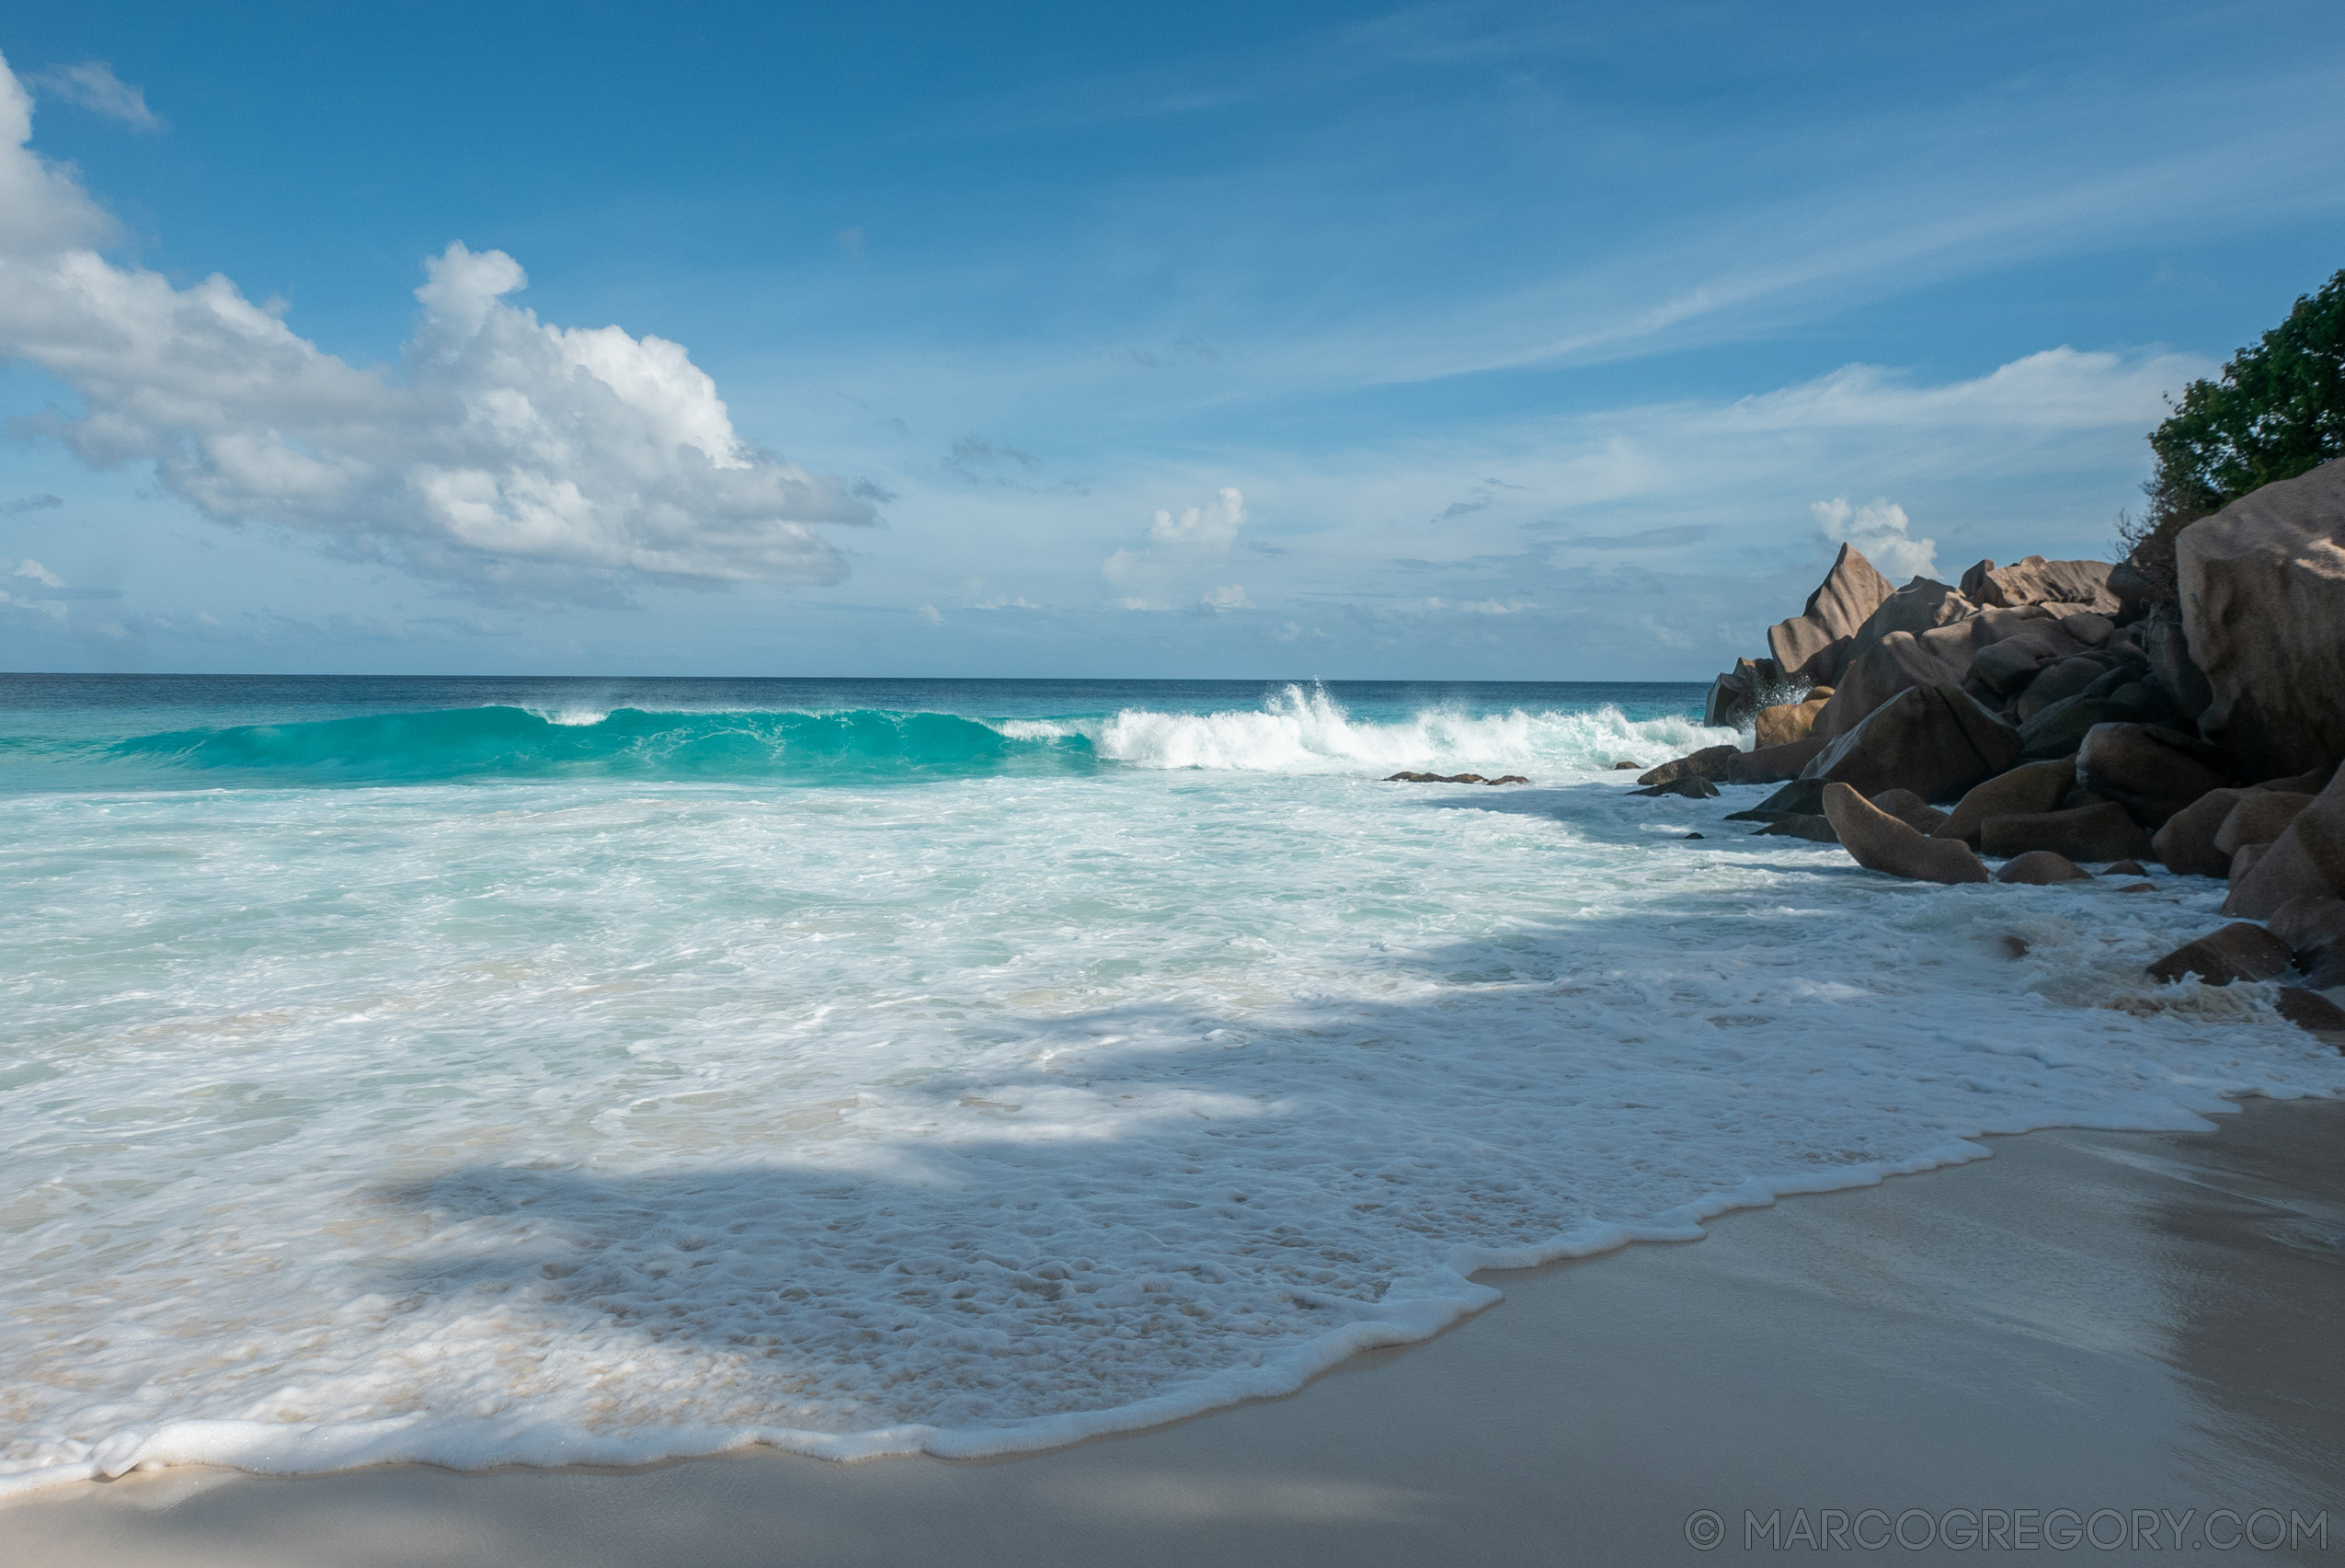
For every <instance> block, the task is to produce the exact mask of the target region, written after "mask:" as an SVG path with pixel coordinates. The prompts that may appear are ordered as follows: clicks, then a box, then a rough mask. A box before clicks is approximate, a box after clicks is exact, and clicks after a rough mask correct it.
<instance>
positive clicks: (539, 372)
mask: <svg viewBox="0 0 2345 1568" xmlns="http://www.w3.org/2000/svg"><path fill="white" fill-rule="evenodd" d="M31 112H32V105H31V100H30V99H29V97H27V95H26V93H25V90H24V88H23V86H22V85H21V84H20V83H19V82H18V81H17V78H16V77H15V76H13V75H12V74H9V73H8V72H7V69H6V63H5V62H0V358H15V359H22V360H25V361H29V362H30V363H32V364H33V365H35V366H38V367H39V368H40V369H41V370H43V371H46V372H49V373H50V374H51V375H52V376H55V377H56V378H57V379H58V380H60V381H62V382H63V383H66V384H67V385H68V386H70V387H71V388H72V389H73V390H74V392H75V393H76V394H77V395H79V396H80V398H81V400H82V403H83V406H84V412H83V413H82V414H81V415H80V416H79V417H77V418H65V417H59V416H51V418H49V420H48V421H47V422H46V426H45V429H47V431H48V433H51V434H54V435H56V436H58V437H59V438H61V439H62V440H63V441H64V442H65V444H66V445H67V446H68V447H69V448H71V449H72V451H73V452H74V453H75V454H76V455H77V456H79V457H80V458H82V460H83V461H85V462H86V463H89V464H93V465H96V466H100V467H110V466H115V465H118V464H126V463H152V464H154V469H155V472H156V474H157V475H159V476H160V477H161V479H162V480H163V482H164V484H165V485H166V486H168V487H169V488H170V489H171V490H172V492H173V493H175V494H176V495H177V496H179V497H180V498H183V499H185V500H187V501H188V502H189V503H190V504H192V505H194V506H195V507H197V508H198V509H200V510H201V511H203V512H204V513H205V514H206V515H208V516H211V517H212V518H214V519H217V520H220V521H247V520H250V521H266V522H272V523H278V524H281V525H283V526H285V527H288V528H292V529H297V530H302V531H305V532H311V533H314V534H315V535H317V536H319V537H321V538H322V539H324V540H325V541H326V542H327V543H328V544H329V545H330V546H331V547H333V548H335V549H337V551H339V552H342V553H345V554H349V555H359V556H362V557H367V558H373V559H382V560H387V561H390V562H393V563H395V564H397V565H399V566H402V567H406V568H408V569H410V570H413V571H416V572H418V573H420V574H422V575H425V576H429V577H435V578H447V579H452V580H454V581H456V582H459V583H461V584H463V585H465V586H467V587H469V588H471V589H475V590H476V591H529V592H540V593H553V594H561V595H566V596H572V597H579V598H597V597H600V598H609V597H612V596H613V595H614V594H618V593H623V592H624V590H625V589H626V588H627V587H628V586H629V585H631V584H632V583H634V582H637V581H642V580H666V581H670V582H683V583H701V584H714V583H723V582H732V581H751V580H757V581H770V582H795V583H828V582H836V581H838V580H840V579H841V578H844V577H845V576H846V573H847V566H846V562H845V560H844V559H843V558H842V557H841V555H840V554H839V552H838V551H837V550H835V549H834V548H832V546H831V545H830V544H829V542H828V541H826V540H824V539H822V538H820V537H819V536H818V535H817V534H816V533H815V532H813V531H812V529H811V528H810V527H809V525H810V524H816V523H868V522H870V521H874V516H873V512H872V509H871V506H870V504H869V502H868V501H867V500H865V499H864V498H863V497H862V495H860V494H858V493H856V492H853V491H851V490H849V489H848V488H846V487H845V486H841V484H840V483H839V482H838V481H836V480H832V479H828V478H823V477H818V476H817V475H811V474H809V473H807V472H806V470H804V469H802V468H800V467H798V466H796V465H795V464H789V463H785V462H784V461H782V460H780V459H779V458H777V457H775V456H773V455H772V453H770V452H764V451H762V450H761V449H760V448H758V447H757V446H755V445H753V444H752V443H750V442H749V441H745V440H743V439H742V438H741V437H740V436H739V434H738V433H737V432H736V431H735V430H734V429H733V424H732V419H731V417H730V415H729V413H728V412H727V410H726V406H725V403H724V401H723V400H722V399H721V398H719V397H718V396H717V395H716V386H715V383H714V382H713V381H711V380H710V379H709V377H708V375H707V374H706V373H705V372H703V371H702V370H700V369H699V367H697V366H696V365H694V364H693V363H692V360H691V358H690V357H689V356H688V355H687V353H686V352H685V350H684V349H683V348H682V346H681V345H680V344H675V343H670V342H668V341H666V340H664V339H662V338H653V337H644V338H633V337H630V336H629V335H628V334H627V333H626V332H624V331H623V330H622V329H621V328H619V327H616V326H605V327H598V328H564V327H559V326H549V325H545V324H543V323H541V322H540V321H539V320H538V319H537V316H536V315H535V313H533V312H532V311H529V310H526V309H523V308H520V307H519V306H515V305H512V304H509V303H506V299H505V296H507V295H508V294H510V293H512V292H515V291H516V290H518V289H520V288H521V287H522V286H523V285H524V283H525V282H526V281H527V280H526V279H525V277H524V276H523V274H522V271H521V269H520V265H519V264H518V263H516V262H515V261H514V260H513V259H512V258H510V257H509V256H507V255H505V254H504V253H503V252H502V251H494V250H492V251H485V252H480V253H477V254H476V253H475V252H473V251H471V250H468V249H466V248H465V247H464V246H463V245H462V244H452V245H451V246H449V247H448V248H447V250H446V251H445V252H444V253H443V254H441V255H440V256H439V257H437V258H432V259H430V260H429V261H428V262H427V263H426V264H425V265H426V269H427V271H428V273H429V280H428V281H427V282H426V283H425V285H424V286H423V287H422V288H420V289H418V290H417V291H416V297H417V299H418V301H420V302H421V303H422V306H423V310H422V315H421V319H420V321H419V322H418V326H417V330H416V335H415V338H414V339H413V340H412V341H411V342H410V343H409V344H408V345H407V348H406V354H405V359H404V363H403V367H402V370H403V372H404V373H403V374H402V375H401V376H399V377H398V378H396V379H394V378H391V377H386V376H384V375H383V374H381V373H378V372H374V371H361V370H358V369H355V368H353V367H352V366H350V365H349V364H346V363H344V362H343V361H341V360H339V359H337V358H335V357H334V356H332V355H330V354H326V353H322V352H320V351H319V350H318V349H317V348H316V347H315V345H314V344H312V343H310V342H308V341H306V340H305V339H303V338H299V337H296V336H295V335H294V334H293V333H292V331H290V330H289V329H288V328H287V327H286V326H285V324H284V323H283V322H282V321H281V320H280V319H279V315H278V314H277V313H276V311H274V310H272V309H270V308H267V307H264V306H259V305H255V304H253V303H251V302H250V301H248V300H246V298H245V297H244V295H243V294H242V293H241V292H238V290H237V289H236V287H235V284H234V283H232V282H230V281H229V280H227V279H225V278H223V277H221V276H219V275H218V274H214V275H213V276H212V277H210V278H207V279H205V280H202V281H201V282H199V283H196V284H194V285H192V286H190V287H189V288H185V289H178V288H174V287H173V286H172V284H171V283H170V281H169V280H167V279H166V278H164V277H163V276H161V275H160V274H158V273H154V272H150V271H147V270H145V269H141V268H136V267H122V266H116V265H114V264H112V263H110V262H109V261H107V260H106V259H105V258H103V257H102V256H100V255H99V254H98V251H97V248H96V247H97V246H100V245H102V244H103V243H105V241H106V240H107V239H108V238H109V236H110V234H111V230H112V225H111V223H110V221H109V219H108V218H107V217H106V215H105V214H104V213H103V212H100V211H99V210H98V208H97V206H96V205H95V203H93V202H92V201H91V200H90V199H89V198H88V196H87V195H86V193H85V192H84V191H83V190H82V189H80V188H79V186H78V185H77V184H75V183H74V180H73V178H72V177H71V176H70V173H69V172H67V171H63V170H60V169H58V168H55V167H52V166H50V165H48V164H47V163H46V162H45V161H43V160H42V159H41V158H40V156H39V155H37V154H35V153H33V152H32V151H31V150H30V149H29V147H28V146H27V145H26V144H25V143H27V142H28V141H29V137H30V134H31Z"/></svg>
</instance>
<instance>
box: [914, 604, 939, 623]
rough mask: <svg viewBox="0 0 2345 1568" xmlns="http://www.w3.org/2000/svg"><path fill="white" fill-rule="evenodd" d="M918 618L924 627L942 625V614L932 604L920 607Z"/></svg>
mask: <svg viewBox="0 0 2345 1568" xmlns="http://www.w3.org/2000/svg"><path fill="white" fill-rule="evenodd" d="M920 618H921V624H924V625H930V626H942V625H943V624H944V614H943V612H940V611H939V610H938V609H937V608H936V606H935V605H933V604H923V605H921V607H920Z"/></svg>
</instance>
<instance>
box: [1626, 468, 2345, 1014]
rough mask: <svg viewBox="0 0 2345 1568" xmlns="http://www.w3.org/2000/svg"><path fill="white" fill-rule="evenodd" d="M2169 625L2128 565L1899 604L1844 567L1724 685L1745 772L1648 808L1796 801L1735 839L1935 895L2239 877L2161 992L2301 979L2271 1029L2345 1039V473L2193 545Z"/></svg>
mask: <svg viewBox="0 0 2345 1568" xmlns="http://www.w3.org/2000/svg"><path fill="white" fill-rule="evenodd" d="M2176 559H2177V563H2178V568H2177V574H2176V575H2177V582H2178V587H2177V589H2176V594H2175V597H2174V598H2173V599H2172V600H2169V601H2156V599H2155V598H2154V597H2153V595H2152V593H2151V592H2150V591H2149V590H2148V584H2149V581H2150V578H2148V577H2147V575H2145V573H2143V572H2141V571H2139V570H2136V569H2134V568H2133V567H2132V566H2131V565H2130V564H2123V563H2121V564H2120V565H2118V566H2117V567H2114V568H2112V567H2110V565H2109V564H2106V563H2103V562H2099V561H2048V560H2045V559H2044V558H2043V557H2042V556H2040V555H2030V556H2029V557H2028V558H2027V559H2026V560H2023V561H2020V562H2019V563H2017V564H2015V565H2012V566H2007V567H1997V566H1996V564H1995V563H1994V562H1992V561H1981V562H1979V563H1978V564H1977V565H1976V566H1974V567H1971V568H1970V570H1968V571H1966V572H1964V573H1963V574H1962V578H1961V580H1960V581H1959V582H1958V583H1956V584H1953V585H1949V584H1946V583H1942V582H1937V581H1933V580H1931V579H1929V578H1915V579H1914V580H1913V581H1911V582H1909V583H1907V584H1905V586H1904V587H1903V588H1898V587H1895V586H1894V585H1893V584H1892V583H1890V581H1889V580H1888V579H1887V578H1883V577H1882V575H1881V573H1880V572H1878V571H1876V570H1875V569H1874V568H1873V566H1872V564H1871V563H1870V561H1868V560H1866V559H1865V557H1864V556H1863V555H1861V554H1859V552H1858V551H1857V550H1856V549H1854V548H1853V547H1851V546H1847V545H1844V546H1842V547H1841V550H1840V553H1839V555H1838V557H1837V558H1836V560H1835V561H1834V562H1833V564H1832V569H1831V571H1830V572H1829V573H1827V574H1826V575H1825V579H1824V581H1823V582H1822V583H1821V584H1819V585H1818V586H1817V588H1816V590H1815V592H1814V593H1813V594H1811V595H1810V596H1809V597H1808V601H1807V605H1806V607H1805V608H1804V609H1803V610H1802V612H1800V613H1799V614H1798V615H1795V616H1793V617H1791V618H1790V620H1787V621H1782V622H1779V623H1778V624H1776V625H1774V626H1773V627H1771V628H1769V629H1768V632H1767V656H1766V657H1765V658H1745V659H1741V660H1738V661H1737V662H1736V665H1735V667H1734V669H1733V670H1729V671H1727V672H1726V673H1724V674H1722V675H1721V676H1719V677H1718V679H1717V681H1714V682H1713V683H1712V685H1711V687H1710V699H1709V702H1708V704H1707V716H1708V719H1709V722H1710V723H1711V724H1713V725H1735V726H1741V725H1746V724H1747V725H1749V726H1750V727H1751V728H1752V731H1753V738H1754V741H1755V745H1754V746H1753V748H1752V749H1751V750H1744V749H1742V748H1741V747H1734V746H1721V747H1712V748H1710V749H1708V750H1701V751H1697V752H1695V753H1694V754H1692V755H1691V756H1688V757H1682V758H1679V759H1677V760H1676V761H1673V762H1667V763H1664V764H1663V765H1662V766H1660V767H1658V768H1654V769H1653V770H1651V771H1649V772H1647V773H1644V774H1643V775H1642V776H1641V778H1640V779H1639V781H1638V782H1639V783H1640V784H1643V785H1645V786H1646V787H1645V788H1644V789H1643V790H1642V791H1641V792H1640V793H1643V794H1661V793H1669V794H1673V795H1677V794H1682V795H1706V794H1709V793H1712V792H1713V789H1714V786H1715V785H1718V784H1782V786H1783V787H1781V788H1780V789H1778V790H1777V791H1776V792H1775V793H1774V794H1773V795H1769V796H1768V797H1767V799H1766V800H1764V801H1762V802H1760V803H1759V804H1758V805H1757V806H1755V807H1750V808H1748V809H1746V810H1743V811H1738V812H1736V813H1734V818H1730V819H1744V820H1756V821H1759V822H1763V823H1764V824H1766V825H1765V826H1764V827H1763V828H1761V829H1760V831H1761V832H1764V833H1771V834H1776V835H1779V836H1786V837H1797V838H1805V839H1814V840H1819V841H1825V842H1837V843H1839V844H1841V845H1842V846H1843V847H1845V848H1846V849H1847V851H1848V853H1849V854H1850V855H1851V856H1852V857H1854V858H1855V859H1856V861H1857V862H1858V863H1859V864H1862V865H1865V866H1867V867H1870V868H1871V869H1873V870H1876V871H1882V872H1886V873H1888V874H1890V875H1892V876H1905V877H1913V878H1918V879H1922V880H1927V881H1933V882H1984V881H1987V880H1988V879H1989V877H1990V873H1989V872H1988V870H1987V868H1986V866H1985V863H1984V862H1983V861H1982V860H1981V858H1980V856H1981V855H1982V854H1984V855H1985V856H1988V857H1992V858H1995V859H1999V860H2003V861H2005V862H2006V864H2004V866H2003V868H2002V870H2001V871H2000V872H1999V873H1996V874H1993V876H1994V880H1996V881H1999V882H2005V883H2021V884H2030V885H2037V886H2042V885H2046V884H2051V883H2056V882H2066V881H2076V880H2080V879H2087V878H2089V877H2090V876H2091V873H2090V872H2088V870H2086V869H2085V864H2101V865H2104V866H2107V867H2109V869H2110V870H2111V871H2118V870H2120V868H2122V874H2124V875H2132V876H2139V875H2141V869H2140V865H2139V863H2140V862H2142V861H2145V860H2149V859H2152V858H2155V859H2157V860H2161V861H2163V862H2165V864H2166V865H2167V867H2168V870H2170V871H2173V872H2177V873H2179V874H2182V875H2186V876H2219V877H2224V878H2225V879H2226V880H2227V881H2228V883H2229V889H2228V894H2227V897H2226V899H2225V904H2224V912H2225V915H2227V916H2230V917H2233V918H2234V921H2235V923H2233V924H2231V925H2228V926H2225V927H2224V928H2223V929H2222V930H2221V931H2218V932H2215V933H2211V934H2209V935H2207V936H2205V937H2202V938H2201V939H2199V940H2198V941H2197V942H2194V943H2191V944H2188V945H2186V946H2184V947H2183V948H2181V949H2179V950H2178V951H2177V952H2175V953H2173V954H2170V955H2168V956H2167V957H2165V958H2162V959H2160V960H2159V961H2158V963H2157V964H2156V965H2153V966H2152V967H2151V973H2152V974H2153V975H2155V976H2156V978H2158V979H2169V980H2175V981H2178V982H2179V980H2181V979H2188V978H2192V977H2195V979H2197V981H2198V982H2199V983H2201V984H2209V985H2225V984H2230V983H2232V982H2234V981H2238V980H2269V979H2278V978H2280V977H2282V976H2283V975H2287V974H2289V973H2290V972H2291V971H2292V970H2293V971H2295V972H2298V973H2300V974H2301V977H2302V978H2303V979H2304V980H2305V982H2306V983H2305V984H2304V985H2301V986H2293V987H2288V988H2283V990H2282V993H2281V995H2282V1000H2281V1002H2280V1006H2281V1010H2282V1013H2283V1014H2284V1015H2286V1016H2288V1017H2290V1018H2292V1019H2294V1020H2295V1021H2296V1022H2298V1023H2300V1024H2303V1025H2304V1026H2305V1027H2306V1028H2308V1029H2316V1030H2320V1031H2324V1032H2325V1031H2328V1030H2330V1029H2335V1030H2339V1031H2345V1009H2340V1008H2339V1005H2338V1002H2339V1001H2345V773H2339V768H2338V763H2339V760H2340V759H2345V462H2338V463H2330V464H2325V465H2323V466H2322V467H2319V468H2316V469H2314V470H2313V471H2312V472H2310V473H2308V474H2305V475H2301V476H2300V477H2297V478H2294V479H2289V480H2283V481H2282V482H2281V483H2279V484H2275V485H2267V486H2264V487H2263V488H2261V489H2259V490H2257V491H2255V492H2254V493H2253V494H2251V495H2248V496H2247V497H2245V498H2241V499H2240V500H2238V501H2236V502H2234V503H2233V504H2232V505H2230V506H2229V507H2227V508H2225V509H2223V510H2222V511H2220V512H2217V513H2216V514H2214V515H2213V516H2212V517H2209V518H2205V519H2202V520H2201V521H2198V522H2195V523H2192V524H2191V525H2190V526H2189V527H2187V528H2185V529H2183V530H2182V531H2181V532H2180V534H2179V539H2178V541H2177V544H2176ZM1938 807H1949V808H1950V809H1947V810H1943V811H1941V810H1939V809H1938ZM2080 862H2081V863H2085V864H2078V863H2080ZM2134 886H2136V887H2138V886H2141V885H2140V884H2134ZM2259 921H2261V922H2265V923H2262V924H2258V923H2254V922H2259ZM2331 989H2338V990H2339V995H2338V997H2336V998H2330V997H2327V996H2324V995H2323V994H2322V993H2323V992H2324V991H2326V990H2331ZM2339 1041H2340V1044H2345V1034H2340V1036H2339Z"/></svg>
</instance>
